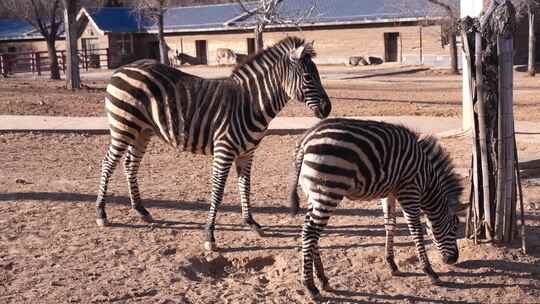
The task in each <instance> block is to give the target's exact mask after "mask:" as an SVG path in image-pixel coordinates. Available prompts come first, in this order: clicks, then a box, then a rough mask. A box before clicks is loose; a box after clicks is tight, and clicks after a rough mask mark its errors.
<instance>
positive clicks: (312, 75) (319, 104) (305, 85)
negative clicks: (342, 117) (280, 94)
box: [285, 41, 332, 118]
mask: <svg viewBox="0 0 540 304" xmlns="http://www.w3.org/2000/svg"><path fill="white" fill-rule="evenodd" d="M313 57H315V51H314V49H313V43H306V42H304V41H301V44H300V45H297V46H295V47H294V48H293V49H292V50H291V51H290V56H289V59H290V65H289V66H290V68H289V73H288V77H287V78H286V83H285V87H286V89H287V93H288V95H289V97H290V98H294V99H296V100H298V101H300V102H302V103H305V104H306V106H307V107H309V108H310V109H311V110H312V111H313V113H314V114H315V116H317V117H318V118H326V117H328V115H330V112H331V110H332V104H331V102H330V98H328V95H327V94H326V91H325V90H324V88H323V86H322V84H321V78H320V76H319V71H318V70H317V66H316V65H315V63H314V62H313V60H312V58H313Z"/></svg>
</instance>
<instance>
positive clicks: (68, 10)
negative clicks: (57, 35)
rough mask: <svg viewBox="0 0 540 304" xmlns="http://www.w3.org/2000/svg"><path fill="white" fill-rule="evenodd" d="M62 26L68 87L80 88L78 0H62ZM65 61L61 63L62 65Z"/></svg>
mask: <svg viewBox="0 0 540 304" xmlns="http://www.w3.org/2000/svg"><path fill="white" fill-rule="evenodd" d="M63 3H64V28H65V33H66V51H67V71H66V72H65V73H66V81H67V87H68V89H72V90H73V89H80V88H81V76H80V71H79V56H78V54H77V32H78V29H77V22H76V20H75V19H76V15H77V3H78V0H63ZM64 64H65V63H63V65H64Z"/></svg>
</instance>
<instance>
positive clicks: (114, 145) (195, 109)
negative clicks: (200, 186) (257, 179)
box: [96, 37, 331, 250]
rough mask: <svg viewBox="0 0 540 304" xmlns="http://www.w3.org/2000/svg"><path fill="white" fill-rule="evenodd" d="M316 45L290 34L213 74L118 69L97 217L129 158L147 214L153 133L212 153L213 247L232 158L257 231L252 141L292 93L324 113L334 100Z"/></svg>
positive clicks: (137, 206)
mask: <svg viewBox="0 0 540 304" xmlns="http://www.w3.org/2000/svg"><path fill="white" fill-rule="evenodd" d="M313 56H315V52H314V50H313V47H312V44H310V43H306V42H304V41H303V40H302V39H299V38H295V37H288V38H285V39H283V40H282V41H280V42H279V43H277V44H276V45H274V46H273V47H270V48H268V49H266V50H264V51H262V52H260V53H258V54H256V55H255V56H253V57H252V58H251V59H250V60H248V61H247V62H246V63H244V64H241V65H238V66H237V67H236V68H235V70H234V71H233V72H232V75H231V76H230V77H229V78H228V79H224V80H209V79H203V78H199V77H196V76H193V75H190V74H186V73H183V72H181V71H179V70H176V69H173V68H171V67H168V66H165V65H161V64H158V63H155V62H153V61H148V60H143V61H139V62H135V63H133V64H131V65H127V66H124V67H122V68H120V69H119V70H117V71H116V72H115V73H114V74H113V75H112V78H111V80H110V83H109V85H108V86H107V97H106V100H105V109H106V112H107V116H108V119H109V125H110V132H111V144H110V145H109V149H108V151H107V154H106V156H105V159H104V160H103V166H102V170H101V183H100V188H99V193H98V196H97V201H96V212H97V224H98V225H100V226H105V225H107V215H106V213H105V196H106V192H107V184H108V182H109V178H110V176H111V174H112V173H113V171H114V169H115V166H116V165H117V163H118V161H119V159H120V158H121V157H122V155H124V153H126V151H127V155H126V159H125V162H124V168H125V174H126V176H127V180H128V186H129V194H130V200H131V205H132V208H133V209H134V210H135V211H137V213H138V214H139V215H140V216H141V217H142V219H143V220H145V221H151V220H152V217H151V216H150V213H149V212H148V211H147V210H146V209H145V208H144V206H143V204H142V203H141V198H140V194H139V187H138V183H137V172H138V169H139V165H140V162H141V160H142V157H143V155H144V153H145V148H146V145H147V144H148V142H149V140H150V137H151V136H152V135H153V134H157V136H158V137H159V138H161V139H162V140H163V141H165V142H166V143H168V144H170V145H171V146H173V147H175V148H177V149H179V150H180V151H189V152H191V153H198V154H210V155H212V156H213V170H212V197H211V202H210V203H211V204H210V211H209V213H208V219H207V223H206V242H205V244H204V247H205V248H206V249H207V250H214V249H215V238H214V226H215V220H216V213H217V209H218V207H219V205H220V204H221V201H222V198H223V190H224V187H225V182H226V179H227V176H228V174H229V169H230V168H231V166H232V164H233V162H234V163H235V167H236V171H237V173H238V187H239V192H240V201H241V206H242V216H243V218H244V221H245V223H246V224H247V225H249V226H250V227H251V228H252V229H254V230H256V231H257V232H259V231H260V228H261V227H260V225H259V224H258V223H257V222H256V221H255V220H254V219H253V218H252V215H251V212H250V208H249V205H250V198H249V195H250V177H251V165H252V160H253V154H254V151H255V148H256V147H257V145H258V144H259V142H260V141H261V139H262V138H263V137H264V135H265V133H266V130H267V128H268V125H269V123H270V121H271V120H272V119H273V118H274V117H276V115H277V114H278V113H279V111H280V110H281V109H282V108H283V107H284V106H285V105H286V103H287V101H288V100H289V99H292V98H295V99H297V100H298V101H300V102H303V103H305V104H306V105H307V106H308V107H309V108H310V109H311V110H312V111H313V112H314V114H315V115H316V116H317V117H319V118H325V117H327V116H328V115H329V114H330V110H331V104H330V100H329V98H328V96H327V95H326V92H325V90H324V89H323V87H322V84H321V80H320V78H319V73H318V71H317V67H316V66H315V64H314V63H313V61H312V57H313Z"/></svg>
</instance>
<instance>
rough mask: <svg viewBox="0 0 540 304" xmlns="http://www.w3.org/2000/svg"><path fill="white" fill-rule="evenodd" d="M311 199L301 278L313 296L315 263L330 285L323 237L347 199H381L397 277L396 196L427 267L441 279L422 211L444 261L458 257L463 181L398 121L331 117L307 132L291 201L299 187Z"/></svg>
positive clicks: (431, 143) (430, 143) (428, 141)
mask: <svg viewBox="0 0 540 304" xmlns="http://www.w3.org/2000/svg"><path fill="white" fill-rule="evenodd" d="M298 183H299V184H300V185H301V187H302V189H303V191H304V192H305V193H306V195H307V197H308V211H307V214H306V216H305V221H304V226H303V230H302V240H303V242H302V251H303V280H304V284H305V286H306V287H307V289H308V291H309V292H310V294H311V296H312V297H314V298H317V297H319V295H320V294H319V291H318V289H317V288H316V287H315V285H314V282H313V267H315V272H316V274H317V276H318V277H319V279H320V280H321V283H322V285H323V288H327V287H328V279H327V278H326V276H325V275H324V270H323V266H322V262H321V259H320V253H319V249H318V242H319V238H320V234H321V232H322V231H323V229H324V227H325V226H326V224H327V222H328V220H329V218H330V215H331V214H332V212H333V211H334V210H335V209H336V208H337V206H338V205H339V203H340V202H341V200H342V199H343V198H344V197H347V198H349V199H351V200H369V199H377V198H384V199H383V210H384V215H385V216H384V220H385V227H386V230H387V237H386V260H387V263H388V265H389V267H390V269H391V271H392V273H393V274H395V273H397V272H398V268H397V265H396V264H395V262H394V253H393V236H394V229H395V214H394V210H395V201H396V200H397V201H398V202H399V203H400V206H401V209H402V210H403V214H404V216H405V219H406V221H407V224H408V227H409V231H410V233H411V235H412V236H413V238H414V242H415V245H416V249H417V253H418V257H419V259H420V261H421V262H422V265H423V270H424V272H425V273H426V274H428V276H430V278H431V279H432V281H433V282H435V283H437V282H439V279H438V276H437V274H436V273H435V272H434V271H433V270H432V268H431V264H430V262H429V260H428V257H427V254H426V250H425V248H424V243H423V230H422V225H421V222H420V217H421V213H424V214H425V215H426V216H427V219H428V224H429V226H430V228H431V232H432V235H433V241H434V243H435V244H436V246H437V248H438V249H439V251H440V253H441V255H442V257H443V261H444V262H446V263H449V264H451V263H454V262H456V261H457V259H458V247H457V242H456V229H457V224H458V219H457V216H456V213H455V212H456V208H457V203H458V197H459V196H460V195H461V192H462V186H461V184H460V181H459V178H458V176H457V175H456V173H455V172H454V169H453V166H452V163H451V161H450V159H449V157H448V155H447V154H446V152H444V151H443V150H442V148H441V147H440V146H439V144H438V143H437V141H436V140H435V139H434V138H432V137H426V138H421V139H420V138H418V136H417V135H416V134H415V133H413V132H411V131H410V130H408V129H407V128H404V127H401V126H395V125H392V124H387V123H381V122H374V121H360V120H350V119H326V120H324V121H322V122H320V123H318V124H317V125H316V126H315V127H313V128H312V129H311V130H309V131H307V132H306V133H305V134H304V136H303V137H302V139H301V140H300V142H299V143H298V145H297V147H296V151H295V161H294V170H293V172H292V174H291V179H290V184H289V185H290V195H289V198H290V202H291V207H292V211H293V213H296V212H297V210H298V194H297V184H298Z"/></svg>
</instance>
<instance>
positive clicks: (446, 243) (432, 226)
mask: <svg viewBox="0 0 540 304" xmlns="http://www.w3.org/2000/svg"><path fill="white" fill-rule="evenodd" d="M446 205H447V206H448V208H447V209H446V210H447V211H446V212H445V213H444V214H440V215H438V217H436V218H433V217H430V216H429V215H428V220H427V222H426V224H427V225H426V226H427V229H426V230H427V233H428V235H429V236H430V238H431V240H432V241H433V243H435V246H436V247H437V249H438V250H439V252H440V253H441V257H442V261H443V262H444V263H445V264H454V263H455V262H457V260H458V258H459V248H458V245H457V238H458V236H457V234H458V227H459V217H458V215H460V213H462V212H463V211H464V210H466V209H467V208H468V204H467V205H465V204H460V203H459V201H458V199H457V197H449V198H448V200H447V204H446ZM443 209H444V208H443Z"/></svg>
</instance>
